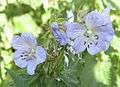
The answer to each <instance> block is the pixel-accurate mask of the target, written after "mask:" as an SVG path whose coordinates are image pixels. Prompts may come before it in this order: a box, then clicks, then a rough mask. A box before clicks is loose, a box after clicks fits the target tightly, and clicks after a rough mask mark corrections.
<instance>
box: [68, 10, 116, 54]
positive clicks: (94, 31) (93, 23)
mask: <svg viewBox="0 0 120 87" xmlns="http://www.w3.org/2000/svg"><path fill="white" fill-rule="evenodd" d="M109 11H110V9H109V8H106V9H105V10H104V11H103V13H99V12H97V11H92V12H90V13H88V14H87V15H86V16H85V24H84V25H81V24H79V23H76V24H73V23H72V24H70V23H67V26H68V29H67V30H68V31H67V34H69V36H70V38H72V39H74V43H73V45H72V48H73V49H74V50H75V52H76V53H80V52H82V51H84V50H85V49H86V48H87V51H88V52H89V54H91V55H95V54H96V53H98V52H100V51H102V50H107V49H108V47H109V44H110V41H111V40H112V38H113V36H114V31H113V28H112V23H111V21H110V17H109V16H108V13H109Z"/></svg>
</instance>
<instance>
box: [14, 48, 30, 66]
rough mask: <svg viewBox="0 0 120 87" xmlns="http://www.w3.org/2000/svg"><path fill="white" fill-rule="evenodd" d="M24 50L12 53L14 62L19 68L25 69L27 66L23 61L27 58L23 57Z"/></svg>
mask: <svg viewBox="0 0 120 87" xmlns="http://www.w3.org/2000/svg"><path fill="white" fill-rule="evenodd" d="M25 53H26V51H25V50H17V51H15V53H14V62H15V64H16V65H17V66H18V67H20V68H25V67H26V66H27V61H26V60H25V59H26V58H28V56H25V55H24V54H25Z"/></svg>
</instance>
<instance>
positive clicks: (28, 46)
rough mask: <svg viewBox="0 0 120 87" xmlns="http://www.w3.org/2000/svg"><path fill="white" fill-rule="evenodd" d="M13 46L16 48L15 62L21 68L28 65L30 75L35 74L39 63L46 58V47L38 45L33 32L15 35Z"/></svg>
mask: <svg viewBox="0 0 120 87" xmlns="http://www.w3.org/2000/svg"><path fill="white" fill-rule="evenodd" d="M12 47H13V48H14V49H15V53H14V62H15V64H16V65H17V66H18V67H20V68H25V67H27V72H28V74H29V75H33V74H34V73H35V69H36V67H37V65H38V64H40V63H42V62H44V61H45V59H46V52H45V50H44V48H42V47H41V46H37V41H36V39H35V38H34V37H33V35H32V34H31V33H22V34H21V36H15V37H13V40H12Z"/></svg>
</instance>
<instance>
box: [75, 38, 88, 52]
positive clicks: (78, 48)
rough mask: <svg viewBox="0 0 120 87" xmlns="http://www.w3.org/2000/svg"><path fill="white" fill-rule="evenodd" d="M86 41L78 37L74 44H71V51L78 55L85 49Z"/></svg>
mask: <svg viewBox="0 0 120 87" xmlns="http://www.w3.org/2000/svg"><path fill="white" fill-rule="evenodd" d="M85 44H86V41H85V39H83V38H81V37H78V38H76V39H75V41H74V44H73V49H74V50H75V52H76V53H77V54H78V53H80V52H82V51H84V50H85V49H86V45H85Z"/></svg>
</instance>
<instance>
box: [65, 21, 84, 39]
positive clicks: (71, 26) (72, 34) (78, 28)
mask: <svg viewBox="0 0 120 87" xmlns="http://www.w3.org/2000/svg"><path fill="white" fill-rule="evenodd" d="M64 26H65V27H66V28H67V30H66V34H67V36H68V37H69V38H71V39H75V38H76V37H78V36H80V35H82V34H83V33H84V32H85V29H84V27H83V26H82V25H81V24H79V23H77V22H65V23H64Z"/></svg>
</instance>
